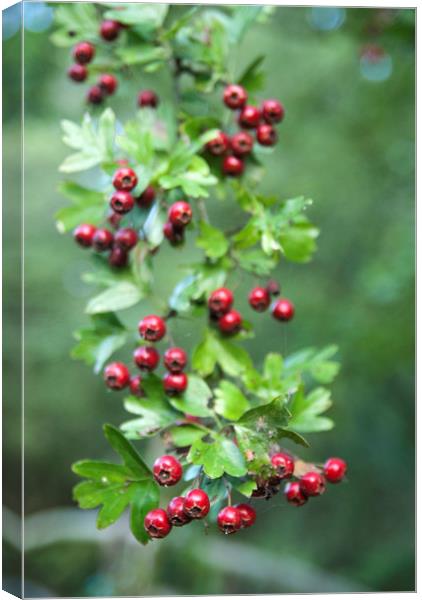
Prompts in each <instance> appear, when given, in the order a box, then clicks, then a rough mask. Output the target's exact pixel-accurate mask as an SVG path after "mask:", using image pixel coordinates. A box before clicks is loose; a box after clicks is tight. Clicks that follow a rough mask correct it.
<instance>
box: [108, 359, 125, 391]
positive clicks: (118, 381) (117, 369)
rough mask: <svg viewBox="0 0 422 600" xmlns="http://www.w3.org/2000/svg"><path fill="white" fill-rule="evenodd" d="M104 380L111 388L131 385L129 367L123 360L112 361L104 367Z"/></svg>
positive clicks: (119, 388) (115, 388)
mask: <svg viewBox="0 0 422 600" xmlns="http://www.w3.org/2000/svg"><path fill="white" fill-rule="evenodd" d="M104 381H105V383H106V385H107V387H109V388H110V389H111V390H117V391H118V390H122V389H123V388H125V387H126V386H128V385H129V381H130V373H129V369H128V368H127V366H126V365H125V364H123V363H121V362H113V363H110V364H109V365H107V366H106V368H105V369H104Z"/></svg>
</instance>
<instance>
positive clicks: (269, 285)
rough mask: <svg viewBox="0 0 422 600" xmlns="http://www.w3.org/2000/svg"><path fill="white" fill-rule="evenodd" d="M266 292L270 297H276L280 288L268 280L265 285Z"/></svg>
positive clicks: (271, 280)
mask: <svg viewBox="0 0 422 600" xmlns="http://www.w3.org/2000/svg"><path fill="white" fill-rule="evenodd" d="M267 290H268V293H269V294H271V296H278V295H279V293H280V286H279V285H278V283H277V281H275V280H274V279H270V281H269V282H268V283H267Z"/></svg>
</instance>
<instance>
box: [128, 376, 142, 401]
mask: <svg viewBox="0 0 422 600" xmlns="http://www.w3.org/2000/svg"><path fill="white" fill-rule="evenodd" d="M129 389H130V393H131V394H133V395H134V396H138V397H140V396H143V395H144V390H143V389H142V377H141V376H140V375H133V376H132V377H131V378H130V380H129Z"/></svg>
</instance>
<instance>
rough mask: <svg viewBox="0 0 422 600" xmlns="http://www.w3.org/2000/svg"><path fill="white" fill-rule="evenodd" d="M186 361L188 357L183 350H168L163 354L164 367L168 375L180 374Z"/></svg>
mask: <svg viewBox="0 0 422 600" xmlns="http://www.w3.org/2000/svg"><path fill="white" fill-rule="evenodd" d="M187 361H188V357H187V355H186V352H185V351H184V350H183V348H177V347H175V348H168V349H167V350H166V351H165V353H164V365H165V367H166V369H167V370H168V371H170V373H181V372H182V371H183V369H184V368H185V367H186V363H187Z"/></svg>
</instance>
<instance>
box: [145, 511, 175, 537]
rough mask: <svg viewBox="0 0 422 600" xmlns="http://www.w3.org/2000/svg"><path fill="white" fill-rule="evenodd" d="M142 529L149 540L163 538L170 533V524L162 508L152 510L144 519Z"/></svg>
mask: <svg viewBox="0 0 422 600" xmlns="http://www.w3.org/2000/svg"><path fill="white" fill-rule="evenodd" d="M144 528H145V531H146V532H147V534H148V535H149V537H150V538H158V539H161V538H165V537H166V535H168V534H169V533H170V531H171V523H170V521H169V518H168V516H167V513H166V511H165V510H163V509H162V508H154V510H150V511H149V513H147V515H146V517H145V519H144Z"/></svg>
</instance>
